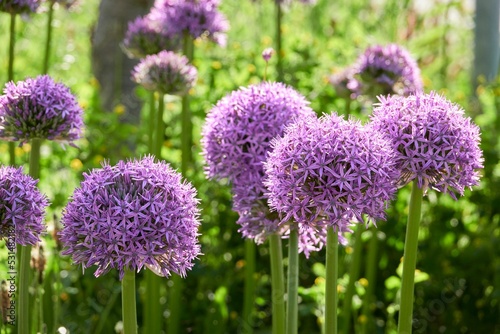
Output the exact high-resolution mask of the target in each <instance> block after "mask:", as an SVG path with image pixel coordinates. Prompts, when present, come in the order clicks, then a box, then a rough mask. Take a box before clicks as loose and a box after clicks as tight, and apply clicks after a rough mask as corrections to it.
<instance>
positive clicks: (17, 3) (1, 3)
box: [0, 0, 40, 14]
mask: <svg viewBox="0 0 500 334" xmlns="http://www.w3.org/2000/svg"><path fill="white" fill-rule="evenodd" d="M39 6H40V0H0V11H1V12H7V13H11V14H26V13H34V12H36V10H37V9H38V7H39Z"/></svg>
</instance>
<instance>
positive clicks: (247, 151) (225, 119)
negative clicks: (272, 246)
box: [201, 82, 319, 250]
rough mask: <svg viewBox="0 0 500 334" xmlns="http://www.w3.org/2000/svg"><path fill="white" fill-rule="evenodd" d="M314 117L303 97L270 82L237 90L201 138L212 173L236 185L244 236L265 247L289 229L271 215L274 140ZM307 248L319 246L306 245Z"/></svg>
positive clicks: (224, 100) (210, 116) (222, 104)
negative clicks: (267, 179)
mask: <svg viewBox="0 0 500 334" xmlns="http://www.w3.org/2000/svg"><path fill="white" fill-rule="evenodd" d="M312 115H315V114H314V111H313V110H312V109H311V108H310V107H309V102H308V101H307V100H306V99H305V98H304V97H303V96H302V95H301V94H300V93H298V92H297V91H296V90H294V89H293V88H291V87H288V86H286V85H284V84H282V83H269V82H263V83H261V84H258V85H252V86H249V87H245V88H241V89H239V90H237V91H234V92H232V93H231V94H229V95H227V96H226V97H224V98H222V99H221V100H220V101H219V102H218V103H217V104H216V105H215V106H214V107H213V108H212V109H211V110H210V111H209V113H208V115H207V117H206V123H205V124H204V126H203V128H202V139H201V144H202V150H203V153H202V154H203V155H204V157H205V160H206V161H207V167H206V173H207V176H208V177H210V178H215V179H223V178H228V179H229V181H230V182H231V185H232V191H233V195H234V198H233V209H234V210H235V211H236V212H238V213H239V219H238V224H239V225H240V226H241V228H240V232H241V233H242V234H243V236H244V237H246V238H252V239H254V240H255V241H256V242H257V243H262V242H263V241H264V240H265V239H266V238H267V235H268V234H270V233H274V232H277V233H279V234H281V235H284V234H286V227H279V226H278V220H277V218H278V217H277V215H276V214H273V213H271V212H270V211H269V207H268V204H267V198H266V196H265V195H264V192H265V191H266V189H265V187H264V185H263V183H262V182H263V176H264V171H263V162H264V161H265V159H266V157H267V154H268V152H269V149H270V142H271V140H272V139H273V138H274V137H276V136H280V135H282V134H283V131H284V128H285V127H286V125H287V124H289V123H291V122H292V121H293V120H294V119H295V118H302V117H310V116H312ZM308 240H309V241H311V240H312V238H309V239H308ZM303 241H305V239H304V238H303ZM301 247H302V248H303V249H305V250H309V249H311V248H315V247H319V246H318V245H317V243H316V244H314V245H312V244H307V245H306V244H305V243H304V244H301Z"/></svg>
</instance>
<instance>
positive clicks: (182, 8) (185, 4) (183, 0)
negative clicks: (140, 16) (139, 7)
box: [151, 0, 229, 46]
mask: <svg viewBox="0 0 500 334" xmlns="http://www.w3.org/2000/svg"><path fill="white" fill-rule="evenodd" d="M219 3H220V1H219V0H156V1H155V4H154V6H153V8H152V9H151V13H153V14H154V13H155V12H157V11H159V12H161V13H164V15H166V20H165V21H164V23H165V24H166V28H167V30H168V31H169V33H171V34H173V35H177V36H183V35H184V33H185V32H187V33H189V35H191V36H192V37H193V38H195V39H196V38H199V37H208V38H210V39H212V40H213V41H214V42H216V43H217V44H219V45H221V46H225V45H226V31H227V30H228V29H229V22H228V20H227V19H226V17H225V16H224V15H223V14H222V13H221V12H220V11H219V8H218V7H219ZM155 15H156V14H155Z"/></svg>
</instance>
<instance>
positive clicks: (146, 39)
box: [123, 11, 181, 58]
mask: <svg viewBox="0 0 500 334" xmlns="http://www.w3.org/2000/svg"><path fill="white" fill-rule="evenodd" d="M165 16H166V15H165V13H162V12H159V11H156V12H155V13H149V14H148V15H145V16H142V17H138V18H136V19H135V20H133V21H131V22H129V24H128V29H127V32H126V33H125V38H124V40H123V49H124V50H125V52H126V53H127V55H129V57H131V58H143V57H145V56H148V55H152V54H156V53H158V52H160V51H163V50H168V51H176V50H179V49H180V47H181V39H180V37H179V36H178V35H175V34H173V33H170V32H169V31H168V30H167V29H166V27H165V23H164V20H165V19H166V17H165Z"/></svg>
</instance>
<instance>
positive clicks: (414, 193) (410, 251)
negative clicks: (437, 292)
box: [398, 180, 423, 334]
mask: <svg viewBox="0 0 500 334" xmlns="http://www.w3.org/2000/svg"><path fill="white" fill-rule="evenodd" d="M422 197H423V190H422V189H421V188H419V187H418V184H417V180H415V181H413V184H412V189H411V197H410V208H409V215H408V224H407V225H406V238H405V249H404V257H403V277H402V280H401V304H400V307H399V323H398V333H399V334H411V331H412V318H413V290H414V283H415V268H416V264H417V251H418V230H419V225H420V214H421V211H422Z"/></svg>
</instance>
